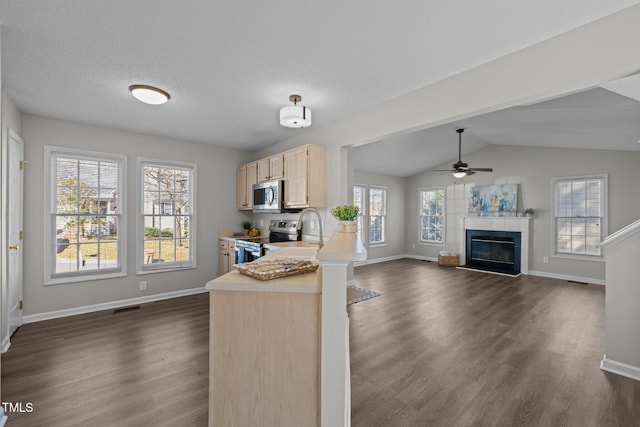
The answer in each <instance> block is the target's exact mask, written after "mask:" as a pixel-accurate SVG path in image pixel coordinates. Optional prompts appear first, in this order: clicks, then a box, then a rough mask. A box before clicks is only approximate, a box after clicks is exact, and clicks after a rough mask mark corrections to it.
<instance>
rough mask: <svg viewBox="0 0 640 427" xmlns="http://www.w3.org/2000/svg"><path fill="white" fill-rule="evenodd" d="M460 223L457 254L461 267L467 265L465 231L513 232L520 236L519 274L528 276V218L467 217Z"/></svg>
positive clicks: (529, 220) (529, 219)
mask: <svg viewBox="0 0 640 427" xmlns="http://www.w3.org/2000/svg"><path fill="white" fill-rule="evenodd" d="M460 221H461V222H460V231H461V232H460V238H459V253H460V264H461V265H464V266H467V265H468V264H469V262H468V260H467V253H466V249H467V230H476V231H477V230H481V231H495V232H514V233H519V234H520V254H519V255H520V256H519V257H518V258H519V261H520V273H522V274H529V245H530V241H531V238H530V231H531V230H530V224H531V218H530V217H482V216H467V217H462V218H461V220H460ZM514 256H515V255H514ZM514 264H515V261H514ZM471 268H477V267H471ZM512 274H513V273H512Z"/></svg>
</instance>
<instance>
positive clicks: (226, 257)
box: [218, 239, 236, 276]
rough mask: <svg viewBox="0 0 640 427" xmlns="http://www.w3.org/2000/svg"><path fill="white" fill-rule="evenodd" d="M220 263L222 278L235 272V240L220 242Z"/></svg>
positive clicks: (219, 272) (219, 269) (219, 268)
mask: <svg viewBox="0 0 640 427" xmlns="http://www.w3.org/2000/svg"><path fill="white" fill-rule="evenodd" d="M218 249H219V251H220V252H219V261H218V276H222V275H223V274H226V273H228V272H230V271H231V270H233V265H234V264H235V261H236V242H235V241H233V240H225V239H220V240H218Z"/></svg>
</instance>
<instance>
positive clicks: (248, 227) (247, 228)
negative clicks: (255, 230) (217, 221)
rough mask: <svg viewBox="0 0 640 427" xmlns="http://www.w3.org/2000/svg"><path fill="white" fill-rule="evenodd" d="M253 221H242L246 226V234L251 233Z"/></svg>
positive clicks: (243, 226)
mask: <svg viewBox="0 0 640 427" xmlns="http://www.w3.org/2000/svg"><path fill="white" fill-rule="evenodd" d="M251 225H252V224H251V221H242V228H244V232H245V234H247V235H248V234H249V230H250V229H251Z"/></svg>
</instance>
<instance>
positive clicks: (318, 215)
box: [296, 208, 324, 249]
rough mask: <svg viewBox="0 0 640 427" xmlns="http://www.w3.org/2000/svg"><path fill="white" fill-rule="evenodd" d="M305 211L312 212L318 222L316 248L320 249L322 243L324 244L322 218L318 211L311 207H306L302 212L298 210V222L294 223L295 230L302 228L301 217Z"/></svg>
mask: <svg viewBox="0 0 640 427" xmlns="http://www.w3.org/2000/svg"><path fill="white" fill-rule="evenodd" d="M307 212H313V213H314V214H316V216H317V217H318V224H320V234H319V239H318V249H322V245H323V244H324V242H323V241H322V218H320V214H319V213H318V211H317V210H315V209H313V208H307V209H305V210H303V211H302V212H300V218H298V224H297V225H296V230H298V231H299V230H301V229H302V217H303V216H304V214H305V213H307Z"/></svg>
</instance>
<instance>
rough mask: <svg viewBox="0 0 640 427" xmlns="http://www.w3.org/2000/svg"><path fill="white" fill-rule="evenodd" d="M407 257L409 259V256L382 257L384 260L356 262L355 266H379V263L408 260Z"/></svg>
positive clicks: (375, 259)
mask: <svg viewBox="0 0 640 427" xmlns="http://www.w3.org/2000/svg"><path fill="white" fill-rule="evenodd" d="M407 257H408V255H407V254H400V255H393V256H386V257H382V258H373V259H368V260H366V261H358V262H354V263H353V265H354V267H359V266H361V265H367V264H377V263H379V262H387V261H395V260H397V259H403V258H407Z"/></svg>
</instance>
